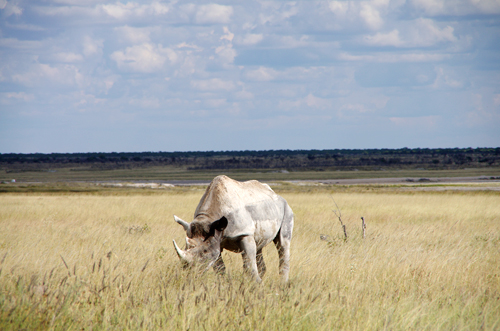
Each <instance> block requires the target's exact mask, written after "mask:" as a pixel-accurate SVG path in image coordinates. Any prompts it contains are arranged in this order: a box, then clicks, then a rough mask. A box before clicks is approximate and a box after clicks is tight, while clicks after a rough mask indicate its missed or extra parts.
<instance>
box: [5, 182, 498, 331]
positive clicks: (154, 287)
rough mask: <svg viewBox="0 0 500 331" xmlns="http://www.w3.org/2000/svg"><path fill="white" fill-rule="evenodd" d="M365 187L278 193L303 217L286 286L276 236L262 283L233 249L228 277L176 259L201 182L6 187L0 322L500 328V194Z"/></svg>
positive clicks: (31, 325) (36, 325)
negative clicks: (120, 188) (102, 191)
mask: <svg viewBox="0 0 500 331" xmlns="http://www.w3.org/2000/svg"><path fill="white" fill-rule="evenodd" d="M279 187H280V185H277V186H276V190H278V192H279V190H280V188H279ZM369 188H370V190H367V191H366V192H364V191H363V190H362V189H356V190H353V191H346V192H339V191H335V190H330V189H328V187H326V189H325V187H316V186H314V185H309V186H307V187H306V190H304V187H303V186H299V185H296V189H295V188H294V186H293V185H292V187H290V186H287V187H286V190H283V191H282V192H281V194H282V195H283V196H284V197H285V198H286V199H287V201H288V203H289V204H290V206H291V207H292V208H293V210H294V213H295V219H296V223H295V229H294V238H293V241H292V263H291V267H292V269H291V279H290V283H289V284H287V285H283V284H280V281H279V277H278V268H277V265H278V261H277V253H276V250H275V248H274V247H272V246H269V247H267V248H266V249H265V251H264V255H265V259H266V262H267V266H268V272H267V274H266V276H265V278H264V283H263V284H262V285H256V284H254V283H253V282H251V280H249V279H248V278H246V277H245V276H244V274H243V271H242V266H241V257H240V256H239V255H237V254H234V253H230V252H224V253H223V257H224V259H225V260H226V262H227V265H228V269H229V275H226V276H225V277H217V276H216V275H215V274H214V273H213V272H212V271H210V272H207V273H206V274H204V275H196V274H194V276H193V273H190V272H189V271H187V270H183V269H182V268H181V267H180V265H179V261H178V258H177V256H176V255H175V252H174V250H173V247H172V244H171V240H172V239H175V240H176V241H178V242H182V241H183V237H184V233H183V230H182V227H180V226H179V225H178V224H176V223H175V222H174V221H173V218H172V215H173V214H176V215H178V216H180V217H182V218H184V219H186V220H189V219H190V218H191V217H192V216H193V215H192V213H193V212H194V209H195V208H196V205H197V203H198V201H199V199H200V197H201V195H202V194H203V190H204V187H202V186H200V187H198V186H193V187H190V188H188V189H185V188H184V189H182V190H181V189H180V188H179V189H178V188H170V189H168V190H166V191H164V192H162V193H161V194H154V195H147V194H138V193H136V192H135V193H134V192H132V194H130V195H128V194H124V195H100V196H99V195H97V196H93V195H88V194H50V195H47V194H27V195H23V194H4V195H0V261H1V262H2V263H1V265H0V268H1V269H2V272H1V274H0V306H1V308H0V312H1V315H0V328H1V329H13V330H14V329H16V330H17V329H23V328H25V329H57V330H70V329H74V330H76V329H78V330H81V329H112V330H114V329H116V330H124V329H134V330H137V329H147V330H151V329H176V330H187V329H191V330H193V329H195V330H197V329H209V330H212V329H216V328H217V329H223V330H229V329H231V330H234V329H236V328H237V329H243V330H283V329H290V330H332V329H349V330H382V329H391V330H409V329H413V330H452V329H457V330H458V329H467V330H479V329H485V330H496V329H499V328H500V263H499V258H498V256H499V253H500V195H499V194H498V193H496V192H489V193H488V192H478V191H476V192H453V191H447V192H427V191H424V192H420V191H413V192H407V191H404V190H402V189H401V188H391V190H390V191H387V190H386V189H385V188H384V190H377V188H374V187H369ZM333 200H334V201H335V203H336V204H337V205H338V206H339V208H340V209H341V212H342V217H343V222H344V223H345V224H346V226H347V233H348V238H347V240H346V239H345V238H344V237H343V232H342V230H341V227H340V223H339V221H338V219H336V217H335V215H334V213H333V212H332V209H335V208H336V207H335V203H334V202H333ZM361 216H363V217H364V218H365V220H366V222H367V236H366V238H365V239H363V238H361V220H360V217H361ZM320 235H325V236H328V237H329V240H330V241H329V242H326V241H323V240H320Z"/></svg>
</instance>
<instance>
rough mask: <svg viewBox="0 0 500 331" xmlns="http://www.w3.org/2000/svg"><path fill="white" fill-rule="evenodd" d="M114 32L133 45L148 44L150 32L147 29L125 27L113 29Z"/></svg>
mask: <svg viewBox="0 0 500 331" xmlns="http://www.w3.org/2000/svg"><path fill="white" fill-rule="evenodd" d="M115 31H117V32H118V34H119V35H120V36H121V38H123V39H125V40H126V41H129V42H131V43H133V44H142V43H148V42H150V38H149V35H150V33H151V31H150V30H149V28H134V27H130V26H128V25H125V26H121V27H118V28H115Z"/></svg>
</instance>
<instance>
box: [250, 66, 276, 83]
mask: <svg viewBox="0 0 500 331" xmlns="http://www.w3.org/2000/svg"><path fill="white" fill-rule="evenodd" d="M277 74H278V72H277V71H276V70H274V69H272V68H266V67H260V68H259V69H255V70H249V71H247V72H246V77H247V78H248V79H249V80H253V81H258V82H266V81H271V80H273V79H274V78H275V77H276V76H277Z"/></svg>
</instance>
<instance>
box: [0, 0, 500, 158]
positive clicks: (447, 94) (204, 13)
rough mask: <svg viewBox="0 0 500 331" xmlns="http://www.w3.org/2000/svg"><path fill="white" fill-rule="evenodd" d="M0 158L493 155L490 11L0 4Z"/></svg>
mask: <svg viewBox="0 0 500 331" xmlns="http://www.w3.org/2000/svg"><path fill="white" fill-rule="evenodd" d="M0 17H1V19H0V60H1V61H0V152H1V153H7V152H23V153H29V152H44V153H50V152H90V151H105V152H111V151H147V150H151V151H177V150H178V151H183V150H184V151H185V150H245V149H309V148H317V149H323V148H325V149H326V148H400V147H405V146H406V147H469V146H471V147H478V146H498V144H499V142H500V130H498V127H500V101H499V100H500V97H499V96H500V46H499V45H500V23H499V22H500V3H499V2H498V1H495V0H478V1H469V0H453V1H451V0H433V1H427V0H407V1H404V0H374V1H317V2H316V1H298V2H291V1H245V2H237V3H235V2H227V1H214V2H205V1H191V2H178V1H157V0H155V1H144V2H139V1H126V0H122V1H116V0H113V1H95V0H84V1H74V0H46V1H27V0H0Z"/></svg>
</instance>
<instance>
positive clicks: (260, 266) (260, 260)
mask: <svg viewBox="0 0 500 331" xmlns="http://www.w3.org/2000/svg"><path fill="white" fill-rule="evenodd" d="M257 268H258V269H259V276H260V278H263V277H264V275H265V274H266V270H267V269H266V264H265V263H264V256H263V255H262V249H261V250H258V251H257Z"/></svg>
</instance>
